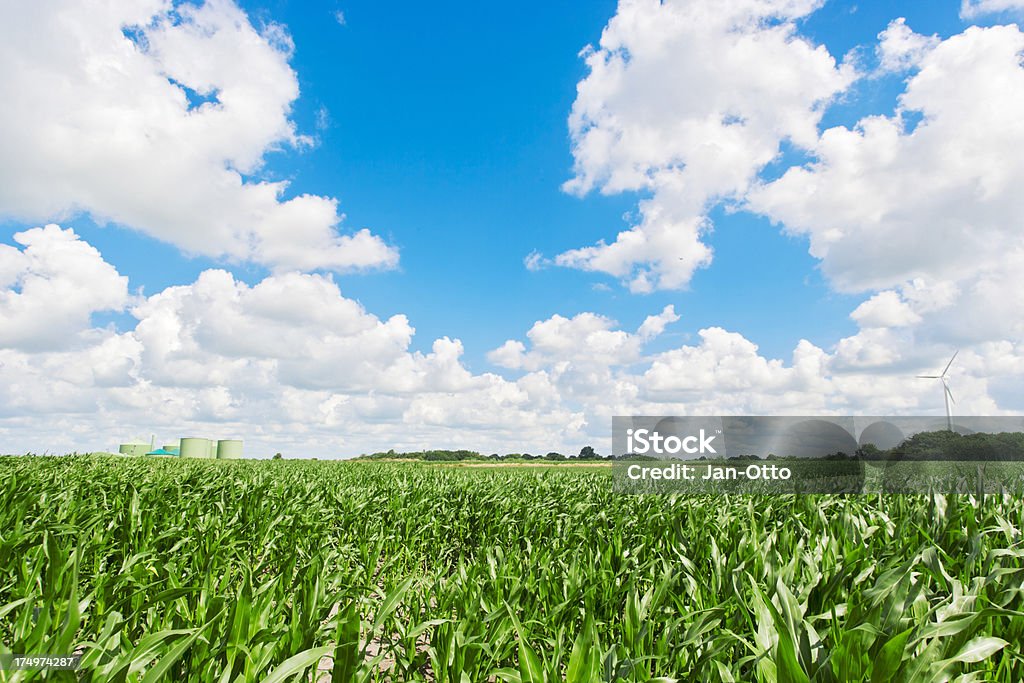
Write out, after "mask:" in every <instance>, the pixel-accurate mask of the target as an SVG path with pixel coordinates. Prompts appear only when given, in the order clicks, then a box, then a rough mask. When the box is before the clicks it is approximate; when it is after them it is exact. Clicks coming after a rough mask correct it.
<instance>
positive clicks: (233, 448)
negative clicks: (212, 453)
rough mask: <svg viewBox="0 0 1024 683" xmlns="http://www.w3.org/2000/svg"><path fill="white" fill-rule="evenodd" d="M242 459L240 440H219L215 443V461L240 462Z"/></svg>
mask: <svg viewBox="0 0 1024 683" xmlns="http://www.w3.org/2000/svg"><path fill="white" fill-rule="evenodd" d="M241 458H242V440H241V439H221V440H220V441H218V442H217V459H218V460H241Z"/></svg>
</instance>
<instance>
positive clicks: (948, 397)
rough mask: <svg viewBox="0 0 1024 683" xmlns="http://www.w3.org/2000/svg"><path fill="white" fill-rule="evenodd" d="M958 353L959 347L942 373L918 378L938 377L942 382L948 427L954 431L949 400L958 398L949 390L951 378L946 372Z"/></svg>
mask: <svg viewBox="0 0 1024 683" xmlns="http://www.w3.org/2000/svg"><path fill="white" fill-rule="evenodd" d="M958 353H960V349H957V350H956V351H955V352H954V353H953V357H952V358H950V359H949V362H948V363H946V368H945V369H944V370H943V371H942V374H940V375H918V376H917V377H918V379H937V380H939V381H941V382H942V398H944V399H945V400H946V428H947V429H949V431H953V416H952V415H950V412H949V402H950V401H953V403H956V399H954V398H953V392H952V391H950V390H949V378H948V377H947V376H946V373H947V372H949V366H950V365H952V364H953V361H954V360H956V354H958Z"/></svg>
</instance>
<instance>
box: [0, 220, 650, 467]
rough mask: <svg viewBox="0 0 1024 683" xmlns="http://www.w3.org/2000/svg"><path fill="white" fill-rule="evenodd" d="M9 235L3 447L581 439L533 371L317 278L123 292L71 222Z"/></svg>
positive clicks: (0, 376) (0, 354) (1, 270)
mask: <svg viewBox="0 0 1024 683" xmlns="http://www.w3.org/2000/svg"><path fill="white" fill-rule="evenodd" d="M16 237H17V241H18V243H19V244H21V245H22V246H23V248H22V249H18V248H15V247H11V246H6V245H0V321H2V322H4V323H5V324H4V325H3V326H2V327H0V334H3V335H4V337H2V344H0V403H2V406H3V407H2V408H0V435H2V436H3V443H4V445H5V448H10V447H12V446H13V445H15V444H25V446H24V447H23V449H27V448H36V449H41V448H43V447H46V448H61V447H65V448H67V449H72V448H84V447H87V446H88V447H91V448H111V447H112V443H113V442H116V440H117V439H119V438H121V439H124V438H127V437H128V436H131V435H133V434H135V435H140V436H146V435H148V433H149V432H150V431H156V432H157V433H159V434H161V436H162V437H171V436H180V435H183V434H185V433H191V432H195V433H206V434H210V435H213V436H217V435H220V436H232V435H241V436H245V438H246V439H247V440H248V441H249V443H250V447H251V448H252V449H254V450H255V451H256V452H261V449H262V452H271V453H272V452H274V451H275V450H282V449H284V450H288V449H291V450H292V452H295V450H294V449H298V448H300V447H301V448H302V449H303V451H302V453H303V454H305V455H321V456H323V455H332V454H333V455H353V454H357V453H359V452H361V451H364V450H372V449H375V448H391V447H395V448H407V449H413V448H419V447H421V446H424V445H429V446H438V445H443V444H453V443H455V442H458V447H466V448H492V449H499V450H507V449H508V448H509V445H508V444H510V443H520V444H522V446H523V448H524V449H525V447H528V446H529V445H530V444H531V443H532V444H538V443H544V444H547V443H552V444H558V443H565V442H575V441H578V440H580V439H582V438H583V437H582V436H580V435H579V430H580V429H581V427H582V426H583V425H584V422H585V420H584V418H583V416H582V414H581V413H580V412H579V411H578V410H575V409H572V408H570V407H568V406H566V405H564V404H563V402H562V401H561V400H560V398H559V395H558V392H557V390H556V388H555V387H554V386H553V384H552V383H551V382H550V381H549V378H548V376H547V374H546V373H544V372H538V373H528V374H526V375H524V376H523V377H521V378H520V379H519V380H516V381H511V380H508V379H505V378H503V377H501V376H499V375H495V374H491V373H484V374H473V373H471V372H470V371H469V370H468V369H467V368H466V367H465V366H464V365H463V363H462V360H461V358H462V355H463V347H462V343H461V342H460V341H459V340H457V339H450V338H447V337H442V338H440V339H437V340H435V341H434V342H433V343H432V345H431V346H430V350H429V351H428V352H420V351H415V350H412V349H411V348H410V347H411V345H412V341H413V335H414V333H415V330H414V329H413V327H412V326H411V325H410V323H409V321H408V319H407V318H406V317H405V316H404V315H395V316H392V317H390V318H388V319H383V320H382V319H380V318H378V317H377V316H375V315H373V314H372V313H369V312H368V311H366V310H365V309H364V308H363V307H362V306H361V305H359V304H358V303H357V302H355V301H353V300H351V299H349V298H346V297H345V296H344V295H343V294H342V292H341V290H340V289H339V287H338V285H337V284H336V283H335V282H334V280H333V278H331V277H330V276H327V275H318V274H302V273H294V272H293V273H282V274H279V275H272V276H269V277H267V278H265V279H263V280H261V281H259V282H257V283H255V284H252V285H250V284H247V283H245V282H242V281H240V280H238V279H236V278H235V277H234V276H233V275H232V274H231V273H229V272H227V271H224V270H207V271H204V272H203V273H201V274H200V275H199V276H198V278H197V279H196V281H195V282H193V283H191V284H187V285H178V286H172V287H168V288H167V289H165V290H163V291H161V292H158V293H156V294H153V295H151V296H149V297H147V298H141V297H139V298H137V299H136V300H134V301H132V300H131V298H130V297H129V296H128V294H127V291H128V290H127V278H125V277H123V276H121V275H119V274H118V273H117V271H116V269H115V268H114V267H113V266H111V265H110V264H108V263H106V262H105V261H104V260H103V259H102V257H101V256H100V254H99V253H98V252H97V251H96V250H95V249H94V248H93V247H91V246H90V245H88V244H87V243H85V242H83V241H82V240H80V239H78V238H77V236H76V235H75V234H74V233H73V232H72V231H70V230H61V229H60V228H59V227H57V226H47V227H46V228H37V229H33V230H28V231H26V232H24V233H19V234H18V235H17V236H16ZM125 307H128V308H129V311H130V312H131V314H132V315H133V316H134V317H135V318H136V324H135V326H134V328H133V329H131V330H127V331H124V332H118V331H115V330H114V329H112V328H99V327H93V326H90V322H89V313H90V311H99V310H107V309H110V308H115V309H119V308H125ZM645 325H646V328H645V329H648V330H650V329H654V328H656V327H657V326H658V323H657V322H656V321H655V319H654V318H653V317H652V319H651V320H650V321H649V322H647V323H645ZM69 338H73V339H74V340H75V341H74V343H69V342H68V339H69ZM48 341H52V342H53V343H52V344H48V343H46V342H48ZM15 342H17V343H15ZM90 444H91V446H90ZM296 454H298V453H296Z"/></svg>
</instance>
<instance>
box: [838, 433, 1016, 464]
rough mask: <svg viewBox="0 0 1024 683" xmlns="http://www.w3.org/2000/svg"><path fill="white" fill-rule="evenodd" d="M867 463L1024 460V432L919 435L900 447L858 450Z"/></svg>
mask: <svg viewBox="0 0 1024 683" xmlns="http://www.w3.org/2000/svg"><path fill="white" fill-rule="evenodd" d="M857 457H859V458H863V459H864V460H1024V432H999V433H998V434H985V433H978V434H958V433H957V432H951V431H949V430H948V429H943V430H940V431H935V432H919V433H917V434H914V435H913V436H912V437H910V438H908V439H904V440H903V442H902V443H900V444H899V445H898V446H895V447H893V448H889V449H879V448H876V447H875V446H874V445H873V444H866V445H864V446H861V447H860V448H858V449H857Z"/></svg>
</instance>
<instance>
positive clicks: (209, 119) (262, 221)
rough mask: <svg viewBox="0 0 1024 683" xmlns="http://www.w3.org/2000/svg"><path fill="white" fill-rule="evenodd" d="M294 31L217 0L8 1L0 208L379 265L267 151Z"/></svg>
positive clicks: (200, 250)
mask: <svg viewBox="0 0 1024 683" xmlns="http://www.w3.org/2000/svg"><path fill="white" fill-rule="evenodd" d="M291 49H292V46H291V41H290V39H289V38H288V36H287V34H286V33H285V32H284V30H283V29H282V28H281V27H280V26H278V25H275V24H268V25H267V26H264V27H262V28H261V29H257V28H255V27H254V26H253V25H252V24H251V23H250V21H249V19H248V17H247V16H246V15H245V14H244V13H243V12H242V11H241V10H240V9H239V8H238V7H236V6H235V5H234V4H233V2H231V1H230V0H210V1H209V2H206V3H204V4H203V5H201V6H196V5H193V4H180V5H178V6H177V7H172V4H171V2H170V1H169V0H142V1H140V2H132V3H110V2H101V1H99V0H88V1H81V0H62V1H61V2H56V3H47V4H40V3H16V4H10V5H8V6H7V7H5V9H4V20H3V21H2V22H0V100H2V101H3V102H4V106H3V107H2V108H0V146H2V147H3V149H4V154H3V155H0V215H6V216H9V217H14V218H16V219H19V220H24V221H33V222H34V221H44V220H50V219H52V218H59V217H61V216H65V215H68V214H73V213H77V212H87V213H89V214H91V215H92V216H93V217H94V218H96V219H97V220H99V221H109V222H113V223H117V224H121V225H125V226H129V227H131V228H134V229H137V230H140V231H142V232H144V233H146V234H149V235H151V236H153V237H156V238H158V239H160V240H163V241H165V242H169V243H171V244H174V245H176V246H178V247H180V248H181V249H183V250H185V251H187V252H191V253H196V254H205V255H209V256H213V257H219V258H226V259H229V260H233V261H245V260H248V261H253V262H258V263H262V264H266V265H268V266H270V267H273V268H282V269H303V270H309V269H315V268H326V269H332V270H350V269H362V268H373V267H390V266H393V265H395V263H396V262H397V259H398V255H397V252H396V251H395V250H394V249H393V248H391V247H389V246H388V245H386V244H385V243H384V242H383V241H382V240H381V239H380V238H378V237H376V236H374V235H372V234H370V232H369V231H367V230H360V231H357V232H354V233H351V234H340V233H339V232H338V230H337V228H338V225H339V223H340V222H341V219H342V217H341V215H340V214H339V212H338V202H337V200H335V199H333V198H330V197H322V196H316V195H310V194H300V195H297V196H293V197H290V198H286V193H287V185H288V184H287V183H286V182H284V181H270V180H261V179H259V177H260V174H261V169H262V166H263V163H264V158H265V156H266V155H267V153H269V152H272V151H274V150H277V149H281V148H287V147H291V148H301V147H303V146H304V145H305V144H307V142H308V140H307V139H306V138H304V137H302V136H301V135H299V134H298V133H297V132H296V130H295V126H294V124H293V123H292V122H291V120H290V119H289V113H290V108H291V105H292V103H293V102H294V100H295V99H296V98H297V97H298V94H299V89H298V80H297V78H296V76H295V73H294V72H293V71H292V69H291V67H290V66H289V64H288V60H289V58H290V53H291Z"/></svg>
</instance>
